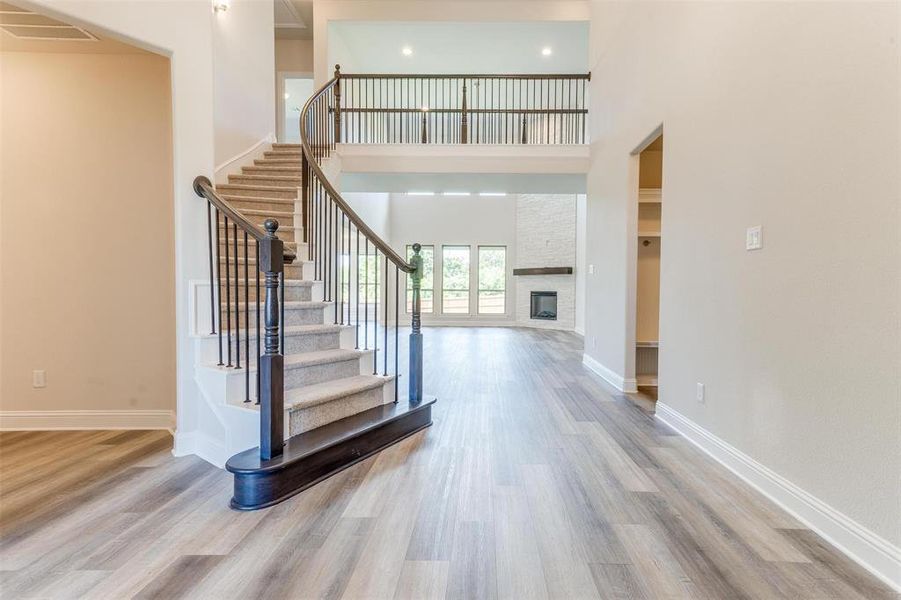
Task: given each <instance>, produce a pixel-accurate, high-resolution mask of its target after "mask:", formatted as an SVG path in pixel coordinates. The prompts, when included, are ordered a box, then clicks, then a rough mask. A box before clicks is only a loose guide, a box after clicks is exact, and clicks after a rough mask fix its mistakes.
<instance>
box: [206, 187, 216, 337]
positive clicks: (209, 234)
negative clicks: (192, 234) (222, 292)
mask: <svg viewBox="0 0 901 600" xmlns="http://www.w3.org/2000/svg"><path fill="white" fill-rule="evenodd" d="M217 217H218V213H217ZM212 225H213V203H212V202H210V201H209V200H207V202H206V238H207V245H208V246H209V254H210V335H215V334H216V292H215V287H214V286H213V230H212V229H210V228H211V227H212ZM216 229H217V230H218V229H219V219H218V218H217V219H216ZM217 234H218V231H217ZM217 246H218V240H217ZM216 250H217V251H218V250H219V248H218V247H217V248H216ZM217 258H218V257H217Z"/></svg>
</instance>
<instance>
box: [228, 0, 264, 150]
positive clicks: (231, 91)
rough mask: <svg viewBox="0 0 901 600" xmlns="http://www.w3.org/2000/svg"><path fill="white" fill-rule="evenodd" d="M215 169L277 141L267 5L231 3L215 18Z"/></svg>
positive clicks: (245, 0) (249, 0)
mask: <svg viewBox="0 0 901 600" xmlns="http://www.w3.org/2000/svg"><path fill="white" fill-rule="evenodd" d="M214 20H215V23H214V26H213V73H214V88H213V92H214V115H215V128H216V129H215V131H216V136H215V160H216V164H217V165H221V164H222V163H224V162H226V161H229V160H230V159H232V158H234V157H235V156H237V155H239V154H242V153H243V152H245V151H247V150H248V149H249V148H250V147H251V146H253V145H254V144H256V143H258V142H259V141H260V140H262V139H265V138H267V137H271V136H274V135H275V110H276V102H275V89H276V85H275V39H274V21H273V4H272V2H271V1H269V0H232V1H231V4H230V5H229V8H228V10H227V11H225V12H220V13H217V14H216V15H215V16H214Z"/></svg>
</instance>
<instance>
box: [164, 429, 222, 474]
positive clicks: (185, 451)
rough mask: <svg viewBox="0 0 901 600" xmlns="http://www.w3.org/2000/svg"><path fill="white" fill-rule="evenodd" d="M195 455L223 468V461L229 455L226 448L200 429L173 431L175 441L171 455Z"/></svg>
mask: <svg viewBox="0 0 901 600" xmlns="http://www.w3.org/2000/svg"><path fill="white" fill-rule="evenodd" d="M192 454H193V455H196V456H199V457H200V458H202V459H203V460H205V461H207V462H208V463H210V464H211V465H213V466H216V467H218V468H220V469H224V468H225V463H226V461H228V459H229V457H230V456H231V455H230V454H229V452H228V449H227V448H226V447H225V446H224V445H223V444H221V443H219V441H217V440H215V439H213V438H211V437H210V436H208V435H206V434H205V433H203V432H202V431H191V432H188V433H179V432H177V431H176V432H175V442H174V443H173V445H172V456H190V455H192Z"/></svg>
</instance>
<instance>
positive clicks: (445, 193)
mask: <svg viewBox="0 0 901 600" xmlns="http://www.w3.org/2000/svg"><path fill="white" fill-rule="evenodd" d="M443 194H444V195H445V196H469V192H443Z"/></svg>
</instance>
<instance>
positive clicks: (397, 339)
mask: <svg viewBox="0 0 901 600" xmlns="http://www.w3.org/2000/svg"><path fill="white" fill-rule="evenodd" d="M386 262H387V261H386ZM399 328H400V269H399V268H398V266H397V265H394V402H395V403H397V390H398V384H400V362H399V360H398V355H399V352H400V330H399Z"/></svg>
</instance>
